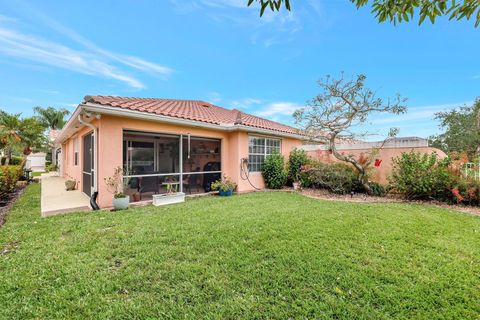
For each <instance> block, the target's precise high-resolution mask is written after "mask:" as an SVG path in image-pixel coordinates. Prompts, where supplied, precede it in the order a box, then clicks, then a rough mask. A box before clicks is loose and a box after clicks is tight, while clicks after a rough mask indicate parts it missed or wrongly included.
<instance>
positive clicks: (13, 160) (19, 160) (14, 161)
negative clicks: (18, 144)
mask: <svg viewBox="0 0 480 320" xmlns="http://www.w3.org/2000/svg"><path fill="white" fill-rule="evenodd" d="M6 160H7V158H6V157H2V158H1V160H0V161H1V165H2V166H4V165H5V162H6ZM22 161H23V158H22V157H17V156H12V157H11V158H10V163H9V164H8V165H9V166H18V165H21V164H22Z"/></svg>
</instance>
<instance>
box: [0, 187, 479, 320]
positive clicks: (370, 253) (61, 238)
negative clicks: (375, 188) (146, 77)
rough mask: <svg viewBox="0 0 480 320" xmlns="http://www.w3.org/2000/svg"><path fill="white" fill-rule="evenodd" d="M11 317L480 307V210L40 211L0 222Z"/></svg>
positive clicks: (467, 310)
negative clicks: (50, 213) (50, 214)
mask: <svg viewBox="0 0 480 320" xmlns="http://www.w3.org/2000/svg"><path fill="white" fill-rule="evenodd" d="M0 250H1V251H3V254H1V255H0V277H1V281H0V297H1V301H2V305H1V307H0V318H2V319H27V318H38V319H53V318H72V319H105V318H116V319H119V318H122V319H145V318H163V319H169V318H170V319H173V318H175V319H178V318H186V319H203V318H209V319H216V318H218V319H239V318H249V319H260V318H264V319H267V318H268V319H288V318H298V319H307V318H308V319H314V318H315V319H321V318H325V319H329V318H336V319H351V318H355V319H386V318H392V319H412V318H415V319H427V318H428V319H478V318H479V317H480V302H479V301H480V300H479V297H480V267H479V266H480V219H479V217H475V216H469V215H465V214H460V213H456V212H452V211H448V210H445V209H441V208H434V207H430V206H421V205H407V204H353V203H342V202H327V201H320V200H315V199H310V198H306V197H303V196H301V195H297V194H287V193H280V192H278V193H253V194H246V195H241V196H235V197H228V198H220V197H207V198H200V199H192V200H188V201H187V202H186V203H184V204H179V205H174V206H169V207H159V208H157V207H152V206H149V207H143V208H135V209H129V210H127V211H123V212H117V213H110V212H97V213H78V214H69V215H66V216H56V217H52V218H47V219H42V218H40V214H39V186H38V185H31V186H30V187H28V189H27V190H26V192H25V193H24V195H23V196H22V198H21V199H20V200H19V201H18V202H17V203H16V204H15V206H14V208H13V210H12V211H11V213H10V215H9V217H8V220H7V223H6V224H5V225H4V226H3V227H2V228H1V229H0Z"/></svg>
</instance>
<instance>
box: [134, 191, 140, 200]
mask: <svg viewBox="0 0 480 320" xmlns="http://www.w3.org/2000/svg"><path fill="white" fill-rule="evenodd" d="M140 200H142V196H141V195H140V192H135V193H134V194H133V202H138V201H140Z"/></svg>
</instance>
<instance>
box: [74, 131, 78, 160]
mask: <svg viewBox="0 0 480 320" xmlns="http://www.w3.org/2000/svg"><path fill="white" fill-rule="evenodd" d="M73 165H74V166H78V137H76V138H75V139H74V140H73Z"/></svg>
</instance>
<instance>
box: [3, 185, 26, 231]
mask: <svg viewBox="0 0 480 320" xmlns="http://www.w3.org/2000/svg"><path fill="white" fill-rule="evenodd" d="M24 190H25V186H23V185H21V186H17V191H15V192H14V193H11V194H10V195H9V197H8V199H7V201H2V202H0V227H1V226H2V225H3V224H4V223H5V221H6V218H7V214H8V212H9V211H10V209H11V208H12V206H13V204H14V203H15V201H16V200H17V199H18V198H19V197H20V196H21V195H22V193H23V191H24Z"/></svg>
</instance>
